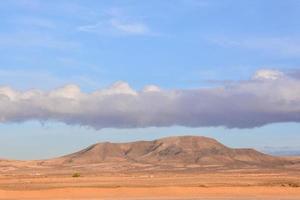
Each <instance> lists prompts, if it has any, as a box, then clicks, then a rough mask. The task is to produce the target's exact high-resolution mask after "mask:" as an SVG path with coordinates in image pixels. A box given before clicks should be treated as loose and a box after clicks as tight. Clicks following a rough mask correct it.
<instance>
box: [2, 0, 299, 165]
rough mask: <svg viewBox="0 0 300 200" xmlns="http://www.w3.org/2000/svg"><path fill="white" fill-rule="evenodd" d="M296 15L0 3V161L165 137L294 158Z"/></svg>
mask: <svg viewBox="0 0 300 200" xmlns="http://www.w3.org/2000/svg"><path fill="white" fill-rule="evenodd" d="M299 9H300V2H299V1H298V0H285V1H281V0H265V1H261V0H241V1H235V0H151V1H138V0H109V1H108V0H107V1H106V0H103V1H96V0H85V1H79V0H73V1H68V0H51V1H50V0H10V1H0V24H1V26H0V60H1V61H0V158H11V159H41V158H49V157H55V156H59V155H63V154H66V153H70V152H73V151H76V150H79V149H81V148H84V147H86V146H88V145H91V144H93V143H97V142H101V141H112V142H125V141H134V140H151V139H156V138H160V137H165V136H171V135H205V136H208V137H214V138H216V139H218V140H219V141H220V142H222V143H224V144H226V145H228V146H230V147H250V148H257V149H260V150H266V149H273V150H274V149H275V150H282V149H283V150H297V151H299V150H300V144H299V142H297V141H300V135H299V132H300V124H299V122H300V67H299V66H300V37H299V35H300V34H299V33H300V21H299V20H298V19H299V18H300V13H299ZM37 149H38V150H37Z"/></svg>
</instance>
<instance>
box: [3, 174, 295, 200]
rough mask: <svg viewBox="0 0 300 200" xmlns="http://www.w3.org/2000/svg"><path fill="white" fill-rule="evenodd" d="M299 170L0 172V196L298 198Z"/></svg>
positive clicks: (49, 199) (12, 199) (15, 199)
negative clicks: (85, 172)
mask: <svg viewBox="0 0 300 200" xmlns="http://www.w3.org/2000/svg"><path fill="white" fill-rule="evenodd" d="M299 177H300V172H299V173H297V172H295V171H294V172H292V173H287V172H278V171H273V172H272V173H271V172H268V173H265V172H260V173H259V172H251V173H249V172H247V173H246V172H243V171H234V172H226V173H220V172H218V173H193V174H191V173H154V174H117V175H113V174H104V175H97V176H93V175H91V174H85V175H84V174H83V175H81V177H79V178H73V177H71V176H70V175H64V176H62V175H52V176H47V177H45V176H41V175H26V176H24V175H14V176H11V175H10V176H8V175H6V176H1V175H0V200H23V199H24V200H29V199H30V200H31V199H32V200H37V199H41V200H67V199H78V200H86V199H90V200H93V199H190V200H194V199H199V200H204V199H205V200H215V199H216V200H229V199H233V200H299V199H300V178H299Z"/></svg>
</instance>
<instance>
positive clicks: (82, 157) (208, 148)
mask: <svg viewBox="0 0 300 200" xmlns="http://www.w3.org/2000/svg"><path fill="white" fill-rule="evenodd" d="M56 161H60V163H61V164H71V165H76V164H80V165H83V164H97V163H122V162H127V163H144V164H145V163H146V164H153V165H174V164H181V165H199V166H201V165H218V166H249V165H256V166H272V167H273V166H279V165H284V164H289V163H290V161H287V160H285V159H281V158H277V157H273V156H269V155H266V154H263V153H260V152H258V151H256V150H253V149H232V148H229V147H226V146H224V145H223V144H221V143H219V142H218V141H216V140H214V139H211V138H207V137H199V136H180V137H168V138H162V139H158V140H154V141H137V142H131V143H109V142H105V143H99V144H95V145H92V146H90V147H88V148H86V149H84V150H82V151H79V152H76V153H73V154H70V155H67V156H63V157H61V158H58V159H56Z"/></svg>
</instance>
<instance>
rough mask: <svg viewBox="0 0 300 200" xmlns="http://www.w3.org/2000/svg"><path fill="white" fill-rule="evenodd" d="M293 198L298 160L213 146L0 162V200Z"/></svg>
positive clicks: (109, 147)
mask: <svg viewBox="0 0 300 200" xmlns="http://www.w3.org/2000/svg"><path fill="white" fill-rule="evenodd" d="M70 198H71V199H124V198H127V199H143V198H147V199H176V198H177V199H207V198H209V199H239V200H240V199H300V158H299V157H274V156H270V155H266V154H263V153H260V152H258V151H256V150H253V149H232V148H229V147H226V146H224V145H222V144H221V143H219V142H217V141H216V140H214V139H211V138H206V137H196V136H182V137H169V138H163V139H159V140H154V141H138V142H131V143H109V142H105V143H99V144H95V145H92V146H90V147H88V148H86V149H84V150H82V151H79V152H76V153H73V154H70V155H66V156H63V157H59V158H55V159H49V160H37V161H13V160H0V200H2V199H3V200H4V199H5V200H9V199H47V200H49V199H70Z"/></svg>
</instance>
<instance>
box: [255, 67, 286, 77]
mask: <svg viewBox="0 0 300 200" xmlns="http://www.w3.org/2000/svg"><path fill="white" fill-rule="evenodd" d="M283 76H284V73H282V72H281V71H278V70H269V69H261V70H258V71H257V72H256V73H255V74H254V76H253V79H255V80H277V79H280V78H282V77H283Z"/></svg>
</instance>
